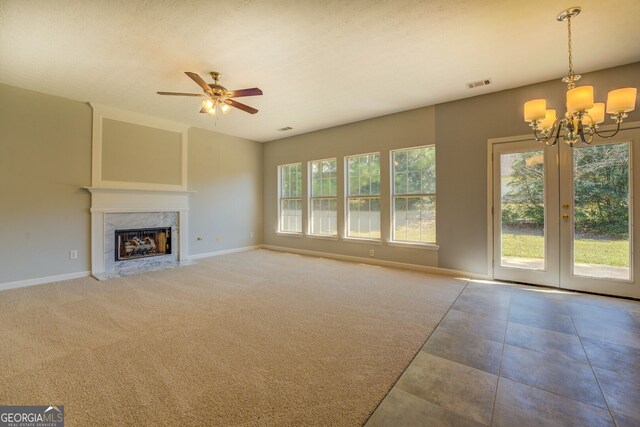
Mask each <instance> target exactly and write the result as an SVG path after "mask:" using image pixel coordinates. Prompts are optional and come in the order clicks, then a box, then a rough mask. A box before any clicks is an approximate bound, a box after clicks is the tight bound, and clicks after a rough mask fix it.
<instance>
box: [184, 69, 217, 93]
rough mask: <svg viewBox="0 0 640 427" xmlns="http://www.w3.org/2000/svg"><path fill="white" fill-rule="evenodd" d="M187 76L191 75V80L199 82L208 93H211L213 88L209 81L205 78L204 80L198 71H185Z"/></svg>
mask: <svg viewBox="0 0 640 427" xmlns="http://www.w3.org/2000/svg"><path fill="white" fill-rule="evenodd" d="M184 73H185V74H186V75H187V76H189V77H191V80H193V81H194V82H196V83H198V86H200V87H201V88H202V89H203V90H204V91H205V92H207V93H211V88H210V87H209V85H208V84H207V82H205V81H204V80H202V77H200V76H199V75H197V74H196V73H192V72H190V71H185V72H184Z"/></svg>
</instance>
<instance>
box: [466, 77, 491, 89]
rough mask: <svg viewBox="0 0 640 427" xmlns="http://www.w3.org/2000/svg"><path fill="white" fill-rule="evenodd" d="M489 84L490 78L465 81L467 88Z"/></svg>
mask: <svg viewBox="0 0 640 427" xmlns="http://www.w3.org/2000/svg"><path fill="white" fill-rule="evenodd" d="M490 84H491V79H485V80H478V81H476V82H471V83H467V87H468V88H469V89H475V88H477V87H481V86H486V85H490Z"/></svg>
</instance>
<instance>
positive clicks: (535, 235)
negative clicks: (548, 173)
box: [500, 150, 545, 270]
mask: <svg viewBox="0 0 640 427" xmlns="http://www.w3.org/2000/svg"><path fill="white" fill-rule="evenodd" d="M500 211H501V239H502V240H501V242H502V245H501V248H502V254H501V257H500V263H501V264H500V265H502V266H504V267H515V268H526V269H532V270H544V267H545V263H544V259H545V234H544V220H545V216H544V151H542V150H540V151H527V152H522V153H508V154H502V155H500Z"/></svg>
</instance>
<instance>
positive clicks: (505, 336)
mask: <svg viewBox="0 0 640 427" xmlns="http://www.w3.org/2000/svg"><path fill="white" fill-rule="evenodd" d="M512 291H513V289H512ZM512 296H513V295H512V292H509V307H508V308H507V321H506V322H505V325H504V337H502V353H500V366H499V367H498V382H497V383H496V393H495V394H494V396H493V408H491V421H490V422H489V425H493V416H494V415H495V414H496V402H497V401H498V387H500V378H501V375H502V361H503V360H504V346H505V345H506V343H507V330H508V329H509V314H510V313H511V297H512Z"/></svg>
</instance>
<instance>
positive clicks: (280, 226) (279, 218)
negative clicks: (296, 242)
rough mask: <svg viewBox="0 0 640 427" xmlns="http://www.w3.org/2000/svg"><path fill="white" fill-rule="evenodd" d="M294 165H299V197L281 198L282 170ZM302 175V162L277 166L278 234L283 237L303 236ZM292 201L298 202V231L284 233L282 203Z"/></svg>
mask: <svg viewBox="0 0 640 427" xmlns="http://www.w3.org/2000/svg"><path fill="white" fill-rule="evenodd" d="M295 165H300V182H299V186H298V188H299V189H300V190H299V194H300V195H299V196H298V197H283V196H282V184H283V177H282V170H283V168H285V167H288V166H295ZM303 175H304V171H303V170H302V162H293V163H286V164H283V165H278V231H277V233H278V234H284V235H289V236H302V235H303V228H304V227H303V224H302V219H303V218H304V214H303V212H302V211H303V206H302V201H303V191H302V176H303ZM285 200H286V201H288V202H291V201H294V202H296V201H297V202H300V231H285V230H283V229H282V202H283V201H285Z"/></svg>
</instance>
